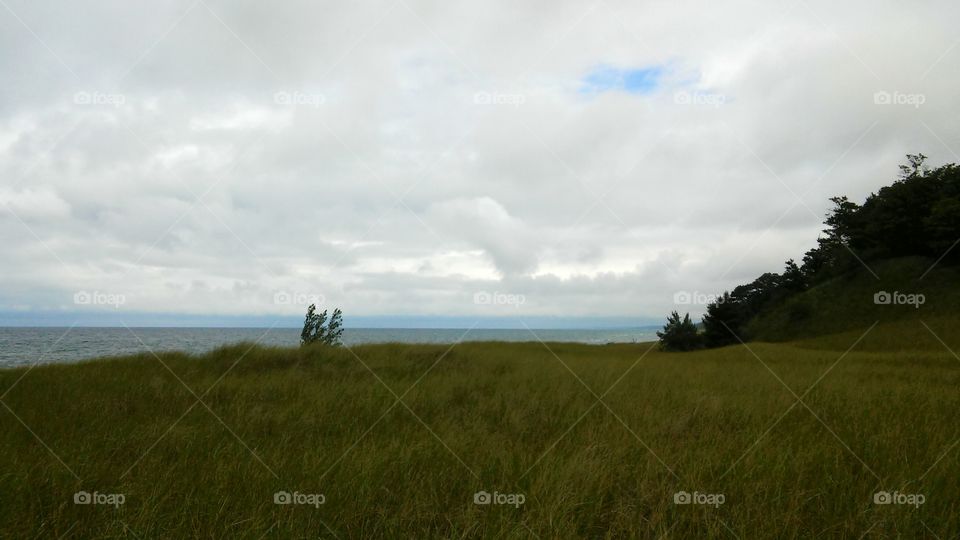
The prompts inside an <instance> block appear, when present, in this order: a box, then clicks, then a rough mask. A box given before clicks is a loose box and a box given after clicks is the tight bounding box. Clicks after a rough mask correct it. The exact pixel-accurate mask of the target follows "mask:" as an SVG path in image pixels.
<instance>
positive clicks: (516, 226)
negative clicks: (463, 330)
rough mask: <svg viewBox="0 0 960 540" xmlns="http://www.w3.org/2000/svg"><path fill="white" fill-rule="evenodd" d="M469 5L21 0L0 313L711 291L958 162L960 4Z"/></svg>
mask: <svg viewBox="0 0 960 540" xmlns="http://www.w3.org/2000/svg"><path fill="white" fill-rule="evenodd" d="M461 4H463V3H453V2H439V1H437V2H423V1H416V0H396V1H394V0H384V1H374V2H366V1H350V2H318V1H316V0H310V1H302V2H298V1H289V2H237V1H230V0H222V1H218V0H202V1H194V0H186V1H182V2H180V1H174V2H163V3H155V2H121V1H113V2H104V1H96V0H92V1H85V2H66V1H58V2H48V1H44V0H23V1H20V0H2V1H0V73H2V74H3V77H2V81H3V84H2V85H0V171H2V172H0V174H2V179H0V203H2V204H0V235H2V238H0V243H2V246H3V248H2V257H0V258H2V262H0V311H6V312H17V313H23V316H24V317H29V316H30V315H31V314H36V313H40V312H50V311H54V312H56V311H63V312H67V313H75V312H76V313H81V314H82V313H89V312H96V311H103V310H107V311H114V312H120V313H125V312H126V313H135V312H155V313H180V314H191V315H199V314H209V315H299V314H302V313H303V310H304V306H305V304H306V303H309V302H310V301H313V300H320V301H322V303H323V304H324V305H325V306H341V307H342V308H343V309H344V311H345V312H346V313H347V314H348V315H401V314H403V315H431V316H476V315H483V316H513V315H516V316H520V317H523V316H530V317H535V316H544V315H563V316H576V317H594V316H603V317H636V318H637V320H638V321H639V320H648V319H650V318H651V317H652V318H655V319H659V318H661V317H662V316H664V315H666V313H668V312H669V311H670V310H671V309H674V308H675V307H679V308H680V309H681V310H689V311H691V312H693V313H694V314H698V313H700V312H702V306H700V305H696V304H697V302H698V299H703V298H704V297H705V295H709V294H714V293H719V292H721V291H723V290H724V289H729V288H731V287H733V286H735V285H737V284H740V283H743V282H746V281H749V280H751V279H753V278H754V277H756V276H757V275H759V274H760V273H762V272H765V271H779V270H781V269H782V265H783V261H784V260H785V259H787V258H797V259H799V258H800V257H801V256H802V254H803V252H804V251H806V250H807V249H809V248H811V247H813V246H814V245H815V243H816V238H817V234H818V231H819V230H820V229H821V224H820V223H821V221H822V218H823V214H824V213H825V212H826V210H827V208H828V207H829V202H828V201H827V199H828V198H829V197H831V196H834V195H840V194H846V195H848V196H850V197H851V198H852V199H854V200H858V201H859V200H862V199H863V197H865V196H866V195H867V194H869V193H870V192H871V191H873V190H876V189H877V188H879V187H880V186H882V185H884V184H887V183H890V182H891V181H892V180H893V179H894V178H895V177H896V172H897V169H896V167H897V165H898V163H900V162H901V161H902V157H903V154H905V153H907V152H923V153H925V154H927V155H929V156H930V157H931V162H932V164H934V165H939V164H942V163H945V162H953V161H960V158H958V157H957V156H956V154H955V153H954V150H952V149H956V150H960V122H958V119H960V117H958V111H960V109H958V107H957V83H958V82H960V46H958V35H957V32H956V22H957V21H958V20H960V4H958V3H957V2H956V1H942V2H937V1H930V2H919V3H914V2H894V1H879V2H878V1H853V2H841V3H837V2H826V1H819V0H818V1H803V0H801V1H788V0H784V1H754V2H675V1H643V2H623V1H620V0H601V1H599V2H590V1H585V2H566V1H561V0H550V1H536V2H535V1H528V2H516V1H505V2H473V3H472V7H468V6H464V5H461ZM678 293H681V294H683V293H686V294H688V297H689V298H691V299H692V302H693V304H692V305H687V304H683V305H680V306H675V302H676V301H677V299H678V298H680V299H681V301H682V297H680V296H677V295H678Z"/></svg>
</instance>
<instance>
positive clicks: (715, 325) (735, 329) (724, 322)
mask: <svg viewBox="0 0 960 540" xmlns="http://www.w3.org/2000/svg"><path fill="white" fill-rule="evenodd" d="M744 311H745V310H744V306H743V304H740V303H737V302H735V301H734V297H733V296H731V295H730V293H723V296H722V297H721V298H720V299H718V300H717V301H716V302H713V303H711V304H709V305H708V306H707V314H706V315H704V316H703V341H704V345H706V346H707V347H723V346H724V345H732V344H734V343H739V342H740V338H739V335H740V334H741V333H742V327H743V325H744V324H746V322H747V319H746V318H745V312H744Z"/></svg>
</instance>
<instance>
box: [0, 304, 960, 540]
mask: <svg viewBox="0 0 960 540" xmlns="http://www.w3.org/2000/svg"><path fill="white" fill-rule="evenodd" d="M931 325H932V328H933V329H934V330H935V331H936V332H937V333H939V334H941V335H945V336H951V337H952V339H947V338H945V341H948V342H949V343H951V344H952V343H955V342H956V336H954V335H953V334H951V333H950V331H951V329H955V328H956V327H957V325H956V321H948V320H941V321H934V322H932V323H931ZM920 330H922V331H923V332H926V330H925V329H923V328H922V327H920ZM899 331H906V330H904V328H901V327H896V326H886V327H884V328H883V329H880V330H878V329H876V328H875V329H874V331H873V332H872V334H873V335H872V336H870V335H868V336H867V338H866V339H864V340H863V341H862V342H861V344H860V345H858V346H857V347H856V348H854V350H852V351H850V352H849V353H846V354H845V352H844V351H845V350H846V349H847V348H848V347H850V346H851V345H852V344H853V343H854V342H855V341H856V340H857V338H858V337H859V336H860V334H861V333H862V332H854V333H852V334H850V335H841V336H835V337H831V338H829V339H824V340H819V341H806V342H802V343H793V344H790V343H786V344H765V343H756V344H750V345H749V349H748V348H746V347H744V346H738V347H730V348H725V349H719V350H712V351H701V352H696V353H688V354H667V353H661V352H659V351H657V350H655V349H651V345H650V344H639V345H629V344H624V345H608V346H586V345H576V344H559V343H556V344H547V345H544V344H541V343H538V342H531V343H515V344H504V343H463V344H460V345H456V346H454V347H452V348H448V347H445V346H410V345H376V346H359V347H354V348H352V349H323V348H311V349H270V348H260V347H254V348H250V346H247V345H243V346H236V347H229V348H224V349H220V350H218V351H215V352H213V353H211V354H207V355H203V356H199V357H191V356H187V355H182V354H161V355H159V356H158V357H155V356H153V355H150V354H145V355H142V356H137V357H131V358H122V359H110V360H98V361H92V362H87V363H82V364H77V365H47V366H40V367H36V368H35V369H32V370H29V371H28V370H26V369H17V370H6V371H0V392H2V394H0V395H2V398H0V401H2V404H3V406H4V409H3V410H0V429H2V433H3V438H2V440H0V500H2V502H0V537H2V538H21V537H23V538H57V537H67V538H221V537H231V538H317V537H337V538H381V537H382V538H575V537H583V538H660V537H666V538H743V539H746V538H785V539H789V538H882V537H896V536H903V537H909V538H924V537H929V538H943V539H947V538H953V537H954V536H955V535H957V534H958V533H960V499H958V494H960V451H958V448H957V446H956V445H957V441H958V437H960V424H958V422H957V411H958V409H960V391H958V388H960V360H958V359H957V358H956V357H955V356H954V355H953V354H952V353H951V352H949V351H948V350H947V349H946V348H944V346H943V345H942V344H941V343H939V341H937V340H936V339H935V338H933V337H932V336H931V335H929V332H927V334H928V336H927V339H926V340H925V341H923V342H922V343H920V344H918V346H917V347H916V348H915V350H914V351H913V352H876V351H873V352H871V351H870V350H869V349H871V347H870V343H872V341H871V340H875V339H880V340H884V339H890V337H889V336H890V335H891V334H894V335H895V333H896V332H899ZM910 331H912V330H910ZM916 335H917V336H920V335H921V333H920V331H918V332H917V334H916ZM917 339H920V338H917ZM860 347H864V348H865V349H866V350H860ZM873 348H876V347H873ZM798 398H800V400H798ZM80 491H85V492H89V493H90V494H91V497H92V498H95V499H96V502H100V503H105V504H75V496H76V495H75V494H76V493H77V492H80ZM480 491H486V492H489V493H491V494H492V493H496V494H497V501H496V502H504V503H512V504H496V502H495V503H494V504H475V501H474V499H475V494H476V493H477V492H480ZM681 491H683V492H688V493H690V494H692V495H691V498H695V499H697V501H698V502H710V503H712V504H699V503H694V504H675V494H676V493H677V492H681ZM880 491H889V492H891V493H894V492H896V493H898V494H899V498H898V501H900V502H913V503H914V505H910V504H889V505H882V504H875V503H874V496H875V495H874V494H875V493H877V492H880ZM278 492H288V493H290V494H291V498H295V499H296V501H295V502H296V503H295V504H276V503H275V497H276V496H277V495H276V494H277V493H278ZM94 493H95V494H96V496H94V495H93V494H94ZM295 493H296V496H294V495H293V494H295ZM114 494H120V495H122V498H123V500H122V502H123V504H117V503H118V502H119V500H120V499H119V497H116V496H112V495H114ZM320 494H322V498H321V497H320V496H319V495H320ZM693 494H695V495H693ZM916 495H921V496H922V504H919V505H918V504H916V503H918V502H920V499H919V498H917V497H916ZM81 497H82V496H81ZM281 497H282V495H281ZM321 501H322V504H311V503H320V502H321ZM521 501H522V504H518V503H520V502H521ZM109 503H113V504H109Z"/></svg>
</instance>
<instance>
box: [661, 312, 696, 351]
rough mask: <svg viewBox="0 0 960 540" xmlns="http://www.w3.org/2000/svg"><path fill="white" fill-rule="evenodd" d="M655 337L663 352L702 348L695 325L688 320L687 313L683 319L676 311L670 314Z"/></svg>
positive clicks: (688, 315)
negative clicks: (658, 339)
mask: <svg viewBox="0 0 960 540" xmlns="http://www.w3.org/2000/svg"><path fill="white" fill-rule="evenodd" d="M657 337H658V338H660V349H662V350H664V351H692V350H694V349H699V348H701V347H702V346H703V343H702V341H701V339H700V335H699V334H698V333H697V325H696V324H694V323H693V321H692V320H690V314H689V313H687V314H686V315H685V316H684V317H683V319H681V318H680V314H679V313H677V312H676V311H674V312H673V313H671V314H670V316H669V317H667V324H666V325H664V327H663V330H662V331H660V332H657Z"/></svg>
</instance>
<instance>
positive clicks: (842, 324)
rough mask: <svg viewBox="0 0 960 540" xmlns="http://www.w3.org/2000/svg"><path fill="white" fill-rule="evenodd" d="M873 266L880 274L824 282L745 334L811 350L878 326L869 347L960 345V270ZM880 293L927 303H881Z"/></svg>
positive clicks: (926, 263) (918, 264) (920, 264)
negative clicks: (912, 296)
mask: <svg viewBox="0 0 960 540" xmlns="http://www.w3.org/2000/svg"><path fill="white" fill-rule="evenodd" d="M869 266H870V268H871V269H872V270H873V274H876V276H875V275H873V274H871V273H870V272H869V271H868V270H867V269H866V268H860V269H858V270H857V271H856V272H854V273H853V274H851V275H848V276H844V277H841V278H837V279H834V280H832V281H828V282H826V283H823V284H821V285H819V286H817V287H814V288H812V289H810V290H808V291H805V292H803V293H801V294H799V295H796V296H794V297H792V298H790V299H789V300H787V301H786V302H785V303H783V304H782V305H780V306H777V307H776V308H774V309H773V310H771V311H770V312H769V313H766V314H763V315H761V316H759V317H757V318H755V319H754V320H752V321H751V322H750V323H749V324H748V325H747V330H746V332H745V333H746V334H747V335H748V336H749V337H750V338H751V339H753V340H759V341H793V340H809V341H808V342H807V345H809V346H813V345H816V344H820V345H823V346H826V347H830V348H838V347H840V348H845V347H844V346H843V344H844V343H846V344H847V345H846V346H849V345H850V344H852V343H853V342H854V341H856V339H857V337H858V336H859V335H861V334H862V333H863V332H864V331H865V330H866V329H867V328H869V327H871V326H872V325H874V323H877V326H876V327H875V328H874V330H873V331H871V332H870V334H869V335H868V336H867V337H866V338H865V340H864V341H865V343H864V346H865V347H866V348H867V349H872V350H916V349H918V348H922V349H942V347H943V345H942V344H941V343H940V342H939V340H938V339H937V337H939V338H940V339H942V340H943V341H945V342H947V343H949V344H952V345H954V344H960V339H958V337H960V336H957V330H958V329H960V286H958V285H960V270H958V269H957V268H955V267H954V268H952V267H947V266H945V265H934V260H932V259H926V258H920V257H911V258H902V259H891V260H886V261H879V262H871V263H869ZM931 267H932V270H931ZM928 270H929V272H928ZM924 274H926V275H924ZM878 278H879V279H878ZM879 292H887V293H891V294H892V293H894V292H898V293H902V294H923V295H924V302H923V303H922V304H920V305H919V306H917V305H903V304H900V305H896V304H893V303H891V304H877V303H875V301H874V295H876V294H877V293H879ZM928 327H929V328H928ZM930 330H933V332H931V331H930ZM934 334H936V336H934ZM828 336H833V337H828Z"/></svg>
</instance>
